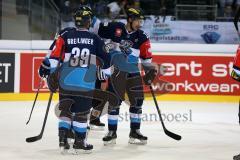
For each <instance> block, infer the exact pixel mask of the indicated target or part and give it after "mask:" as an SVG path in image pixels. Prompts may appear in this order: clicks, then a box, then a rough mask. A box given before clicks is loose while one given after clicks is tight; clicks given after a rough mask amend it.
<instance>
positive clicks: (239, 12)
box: [233, 7, 240, 39]
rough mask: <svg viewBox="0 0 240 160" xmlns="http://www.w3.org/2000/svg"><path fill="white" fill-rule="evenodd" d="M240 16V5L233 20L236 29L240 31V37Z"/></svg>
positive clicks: (239, 35) (239, 34) (239, 36)
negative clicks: (239, 22)
mask: <svg viewBox="0 0 240 160" xmlns="http://www.w3.org/2000/svg"><path fill="white" fill-rule="evenodd" d="M239 17H240V7H239V8H238V9H237V12H236V15H235V16H234V20H233V23H234V26H235V29H236V30H237V32H238V38H239V39H240V33H239V29H238V20H239Z"/></svg>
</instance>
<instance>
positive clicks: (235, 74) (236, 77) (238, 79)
mask: <svg viewBox="0 0 240 160" xmlns="http://www.w3.org/2000/svg"><path fill="white" fill-rule="evenodd" d="M231 77H232V78H233V79H234V80H236V81H238V82H240V76H239V75H238V74H237V73H236V72H235V71H234V70H232V72H231Z"/></svg>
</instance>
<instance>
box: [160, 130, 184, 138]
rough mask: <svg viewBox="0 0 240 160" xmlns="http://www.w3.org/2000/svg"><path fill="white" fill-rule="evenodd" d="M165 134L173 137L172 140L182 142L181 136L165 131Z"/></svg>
mask: <svg viewBox="0 0 240 160" xmlns="http://www.w3.org/2000/svg"><path fill="white" fill-rule="evenodd" d="M164 132H165V134H166V135H168V136H169V137H171V138H173V139H175V140H177V141H180V140H181V139H182V137H181V136H180V135H178V134H175V133H172V132H170V131H168V130H164Z"/></svg>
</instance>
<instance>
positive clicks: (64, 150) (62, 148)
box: [59, 147, 68, 155]
mask: <svg viewBox="0 0 240 160" xmlns="http://www.w3.org/2000/svg"><path fill="white" fill-rule="evenodd" d="M59 149H60V153H61V154H62V155H66V154H68V149H65V148H64V147H60V148H59Z"/></svg>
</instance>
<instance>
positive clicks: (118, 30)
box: [98, 8, 156, 145]
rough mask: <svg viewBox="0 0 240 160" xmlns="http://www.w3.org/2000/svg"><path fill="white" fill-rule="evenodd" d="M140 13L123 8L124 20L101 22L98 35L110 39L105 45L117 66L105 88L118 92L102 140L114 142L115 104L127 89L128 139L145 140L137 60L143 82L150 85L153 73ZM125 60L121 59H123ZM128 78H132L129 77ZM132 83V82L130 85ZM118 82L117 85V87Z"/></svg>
mask: <svg viewBox="0 0 240 160" xmlns="http://www.w3.org/2000/svg"><path fill="white" fill-rule="evenodd" d="M143 19H144V17H143V14H142V13H141V11H140V10H138V9H135V8H129V9H128V10H127V24H126V25H125V24H124V23H121V22H110V23H106V22H105V23H101V24H100V25H99V29H98V35H99V36H100V37H101V38H104V39H108V40H109V39H110V40H111V43H109V44H106V46H108V49H107V50H108V51H109V54H110V55H111V56H112V59H111V61H112V64H113V65H114V66H115V68H117V69H118V70H119V74H117V77H112V78H111V81H110V82H109V86H108V91H111V92H113V93H115V94H116V95H118V96H119V104H118V106H114V107H113V108H114V109H112V110H109V112H108V130H109V131H108V133H107V135H106V136H105V137H103V141H104V144H106V145H107V144H109V143H115V142H116V138H117V126H118V116H119V106H120V105H121V101H123V100H124V95H125V93H127V95H128V97H129V101H130V108H129V112H130V128H131V131H130V134H129V138H130V140H129V143H131V144H134V143H136V142H137V141H139V142H137V143H140V144H146V143H147V137H146V136H144V135H142V134H141V133H140V125H141V114H142V104H143V100H144V95H143V84H142V79H141V78H139V77H140V71H139V69H138V60H139V58H140V60H141V64H142V65H143V68H144V70H145V74H146V75H147V76H145V77H144V78H143V79H144V82H145V84H147V85H150V84H151V82H152V80H153V79H154V77H155V76H156V69H155V67H153V65H152V64H151V60H152V53H151V47H150V40H149V38H148V37H147V35H146V34H145V33H144V32H143V31H142V30H140V27H141V25H142V23H143ZM124 58H125V60H126V61H127V62H128V63H126V62H124V61H122V59H124ZM131 79H134V80H132V81H131ZM133 84H134V85H133ZM119 86H121V87H120V89H119ZM132 86H134V87H137V90H138V92H134V91H132V90H131V88H132Z"/></svg>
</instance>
